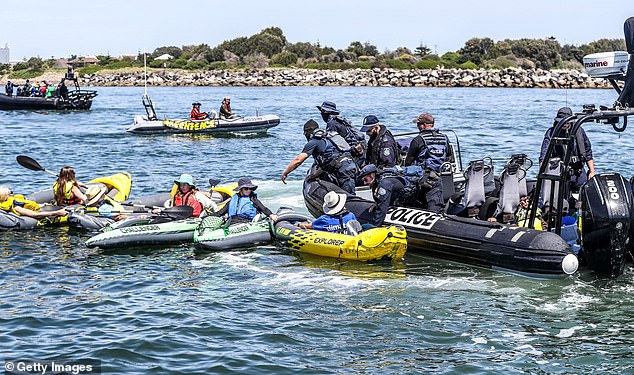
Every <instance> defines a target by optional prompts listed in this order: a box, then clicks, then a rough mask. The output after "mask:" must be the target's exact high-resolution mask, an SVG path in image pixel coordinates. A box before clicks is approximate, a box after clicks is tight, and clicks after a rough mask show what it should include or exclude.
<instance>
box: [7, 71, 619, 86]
mask: <svg viewBox="0 0 634 375" xmlns="http://www.w3.org/2000/svg"><path fill="white" fill-rule="evenodd" d="M64 73H65V72H62V71H54V72H46V73H43V74H42V75H40V76H37V77H34V78H32V79H31V80H30V82H31V83H32V84H35V83H37V82H40V81H42V80H45V81H46V82H49V83H56V82H59V81H60V80H61V79H62V78H63V77H64ZM6 81H7V79H6V78H3V79H2V80H0V84H2V85H4V84H5V83H6ZM79 81H80V84H81V86H104V87H108V86H133V87H138V86H144V85H145V73H144V70H143V69H142V68H140V69H134V68H132V69H130V68H128V69H124V70H118V71H106V70H100V71H98V72H95V73H92V74H84V75H80V77H79ZM12 82H13V83H14V85H16V86H18V85H22V84H24V82H25V80H24V79H18V80H12ZM147 85H148V86H386V87H390V86H392V87H491V88H553V89H561V88H568V89H584V88H601V89H603V88H606V89H608V88H611V86H610V84H609V83H608V81H606V80H604V79H601V78H591V77H590V76H589V75H588V74H587V73H585V72H580V71H578V70H575V69H553V70H543V69H522V68H506V69H478V70H472V69H458V68H436V69H391V68H374V69H345V70H322V69H300V68H294V69H293V68H290V69H289V68H264V69H244V70H205V71H202V70H201V71H195V70H180V69H148V73H147Z"/></svg>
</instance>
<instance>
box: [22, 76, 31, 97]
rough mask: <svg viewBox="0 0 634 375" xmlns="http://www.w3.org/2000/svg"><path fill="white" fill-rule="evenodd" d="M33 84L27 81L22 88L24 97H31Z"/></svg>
mask: <svg viewBox="0 0 634 375" xmlns="http://www.w3.org/2000/svg"><path fill="white" fill-rule="evenodd" d="M31 88H32V87H31V82H30V81H29V80H28V79H27V80H26V82H24V86H22V95H23V96H31Z"/></svg>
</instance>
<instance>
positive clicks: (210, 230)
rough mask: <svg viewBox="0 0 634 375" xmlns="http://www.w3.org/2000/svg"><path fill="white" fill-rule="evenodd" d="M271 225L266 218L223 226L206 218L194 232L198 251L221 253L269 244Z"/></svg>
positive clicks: (216, 218) (211, 217)
mask: <svg viewBox="0 0 634 375" xmlns="http://www.w3.org/2000/svg"><path fill="white" fill-rule="evenodd" d="M272 239H273V235H272V224H271V221H270V220H269V219H268V218H265V219H264V220H256V221H252V222H247V223H236V224H230V225H228V226H225V224H224V221H223V220H222V219H221V218H218V217H213V216H210V217H206V218H204V219H203V221H202V222H201V223H200V225H199V226H198V228H196V230H195V231H194V244H195V246H196V249H197V250H199V251H223V250H233V249H239V248H244V247H252V246H257V245H261V244H266V243H269V242H271V240H272Z"/></svg>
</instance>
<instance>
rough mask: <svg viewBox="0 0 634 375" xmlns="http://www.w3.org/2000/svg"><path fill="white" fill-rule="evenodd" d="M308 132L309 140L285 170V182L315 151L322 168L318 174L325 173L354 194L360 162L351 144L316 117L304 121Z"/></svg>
mask: <svg viewBox="0 0 634 375" xmlns="http://www.w3.org/2000/svg"><path fill="white" fill-rule="evenodd" d="M304 136H305V137H306V140H307V141H308V142H307V143H306V145H304V148H303V149H302V151H301V152H300V153H299V155H297V156H296V157H295V159H293V161H291V162H290V164H289V165H288V166H287V167H286V169H284V172H282V182H283V183H286V177H288V175H289V174H290V173H291V172H292V171H294V170H295V169H297V167H299V166H300V165H302V163H303V162H304V161H305V160H306V159H308V157H309V156H311V155H312V157H313V159H314V160H315V164H316V165H317V167H318V168H319V171H318V172H317V173H316V174H315V175H320V174H322V173H325V174H326V175H327V179H328V180H329V181H332V182H333V183H335V184H337V186H339V187H340V188H342V189H343V190H345V191H347V192H348V193H350V194H354V185H355V178H356V174H357V166H356V164H355V163H354V160H352V156H351V155H350V145H348V143H346V141H345V140H344V139H343V137H341V136H340V135H339V134H337V133H328V132H326V131H324V130H323V129H320V128H319V125H317V122H315V120H308V121H307V122H306V123H305V124H304Z"/></svg>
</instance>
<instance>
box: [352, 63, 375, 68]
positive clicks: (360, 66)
mask: <svg viewBox="0 0 634 375" xmlns="http://www.w3.org/2000/svg"><path fill="white" fill-rule="evenodd" d="M355 65H356V66H357V68H359V69H372V63H371V62H369V61H359V62H358V63H356V64H355Z"/></svg>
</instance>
